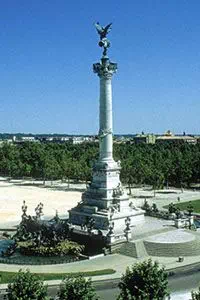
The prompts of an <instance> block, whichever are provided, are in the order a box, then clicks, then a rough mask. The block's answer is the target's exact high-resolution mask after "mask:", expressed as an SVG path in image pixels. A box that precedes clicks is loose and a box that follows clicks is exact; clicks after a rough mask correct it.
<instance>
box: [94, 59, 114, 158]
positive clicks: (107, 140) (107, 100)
mask: <svg viewBox="0 0 200 300" xmlns="http://www.w3.org/2000/svg"><path fill="white" fill-rule="evenodd" d="M93 70H94V72H95V73H97V74H98V76H99V78H100V99H99V161H100V162H106V161H107V162H109V161H113V124H112V81H111V80H112V75H113V74H114V73H115V72H116V70H117V64H115V63H111V62H110V60H109V58H107V57H102V59H101V63H97V64H94V65H93Z"/></svg>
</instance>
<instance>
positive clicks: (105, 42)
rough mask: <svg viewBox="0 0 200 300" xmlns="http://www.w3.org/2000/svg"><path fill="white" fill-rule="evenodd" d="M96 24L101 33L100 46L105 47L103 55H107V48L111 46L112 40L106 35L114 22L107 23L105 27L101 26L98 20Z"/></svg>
mask: <svg viewBox="0 0 200 300" xmlns="http://www.w3.org/2000/svg"><path fill="white" fill-rule="evenodd" d="M94 25H95V27H96V30H97V32H98V34H99V35H100V41H99V46H100V47H103V48H104V50H103V56H104V57H106V55H107V49H108V48H109V47H110V41H109V40H108V39H107V37H106V36H107V34H108V33H109V32H110V30H111V26H112V23H110V24H108V25H106V26H105V27H103V26H101V25H100V24H99V22H96V23H95V24H94Z"/></svg>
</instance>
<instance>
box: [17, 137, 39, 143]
mask: <svg viewBox="0 0 200 300" xmlns="http://www.w3.org/2000/svg"><path fill="white" fill-rule="evenodd" d="M21 140H22V141H23V142H34V141H35V137H34V136H22V137H21ZM15 141H16V138H15Z"/></svg>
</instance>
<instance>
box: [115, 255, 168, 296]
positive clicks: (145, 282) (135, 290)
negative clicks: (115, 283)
mask: <svg viewBox="0 0 200 300" xmlns="http://www.w3.org/2000/svg"><path fill="white" fill-rule="evenodd" d="M167 285H168V280H167V273H166V272H165V270H164V268H162V267H160V266H159V264H158V262H152V260H151V259H149V260H147V261H144V262H140V263H137V264H135V265H133V266H132V268H131V269H130V268H127V270H126V273H125V274H124V275H123V276H122V278H121V281H120V283H119V288H120V294H119V297H118V300H163V299H165V296H168V291H167Z"/></svg>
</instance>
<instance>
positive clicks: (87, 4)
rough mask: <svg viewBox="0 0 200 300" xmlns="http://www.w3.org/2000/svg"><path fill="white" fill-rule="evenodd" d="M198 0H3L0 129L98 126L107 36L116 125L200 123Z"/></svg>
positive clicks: (192, 126) (183, 127)
mask: <svg viewBox="0 0 200 300" xmlns="http://www.w3.org/2000/svg"><path fill="white" fill-rule="evenodd" d="M199 13H200V1H199V0H192V1H191V0H165V1H161V0H124V1H121V0H109V1H108V0H107V1H105V0H101V1H96V0H85V1H84V0H73V1H71V0H29V1H27V0H6V1H0V132H11V133H17V132H24V133H65V134H96V133H97V132H98V126H99V125H98V109H99V78H98V76H97V75H96V74H94V73H93V71H92V64H93V63H96V62H98V61H99V60H100V58H101V55H102V49H101V48H100V47H99V46H98V39H99V37H98V34H97V32H96V30H95V27H94V22H96V21H99V22H100V23H101V24H102V25H106V24H108V23H110V22H112V23H113V26H112V31H111V32H110V33H109V35H108V38H109V39H110V41H111V47H110V49H109V51H108V54H109V58H110V60H111V61H113V62H116V63H118V71H117V73H116V74H114V75H113V79H112V88H113V119H114V133H116V134H135V133H141V132H142V131H144V132H146V133H147V132H148V133H163V132H165V131H167V130H169V129H170V130H171V131H172V132H174V133H182V132H183V131H185V132H186V133H193V134H198V133H200V122H199V119H200V84H199V78H200V21H199Z"/></svg>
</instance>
